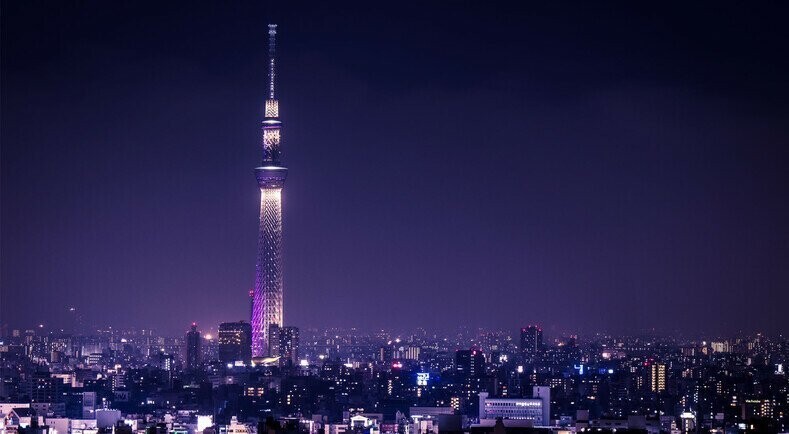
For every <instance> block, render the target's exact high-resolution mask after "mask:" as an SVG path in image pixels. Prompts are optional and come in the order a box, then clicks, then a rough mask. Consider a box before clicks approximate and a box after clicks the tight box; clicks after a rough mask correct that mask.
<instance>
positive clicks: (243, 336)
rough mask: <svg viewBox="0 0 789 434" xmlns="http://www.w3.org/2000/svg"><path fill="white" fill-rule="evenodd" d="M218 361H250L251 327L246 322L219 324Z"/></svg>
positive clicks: (247, 362)
mask: <svg viewBox="0 0 789 434" xmlns="http://www.w3.org/2000/svg"><path fill="white" fill-rule="evenodd" d="M217 341H218V342H219V360H220V361H222V362H223V363H235V362H237V361H241V362H244V363H245V364H249V363H250V362H251V361H252V326H251V325H250V324H249V323H248V322H244V321H239V322H223V323H222V324H219V335H218V336H217Z"/></svg>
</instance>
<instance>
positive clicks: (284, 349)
mask: <svg viewBox="0 0 789 434" xmlns="http://www.w3.org/2000/svg"><path fill="white" fill-rule="evenodd" d="M279 354H280V355H281V356H282V358H281V359H280V360H281V361H282V363H283V364H286V365H287V364H292V365H294V366H295V365H298V364H299V328H298V327H283V328H282V329H281V330H280V332H279Z"/></svg>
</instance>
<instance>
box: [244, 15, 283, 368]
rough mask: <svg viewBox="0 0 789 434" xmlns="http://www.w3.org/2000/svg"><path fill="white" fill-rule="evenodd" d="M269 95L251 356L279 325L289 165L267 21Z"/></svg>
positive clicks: (258, 172)
mask: <svg viewBox="0 0 789 434" xmlns="http://www.w3.org/2000/svg"><path fill="white" fill-rule="evenodd" d="M268 35H269V70H268V78H269V80H268V84H269V95H268V100H266V105H265V116H264V119H263V126H262V130H263V131H262V150H263V162H262V164H261V165H260V167H256V168H255V177H256V178H257V180H258V186H259V187H260V228H259V233H258V258H257V265H256V267H255V268H256V269H255V290H254V293H253V295H252V320H251V323H252V356H253V357H266V356H268V355H269V352H270V351H269V348H268V342H269V339H268V334H269V327H270V326H271V324H276V325H277V326H279V327H280V328H281V327H282V188H283V187H284V186H285V178H286V177H287V175H288V169H287V168H286V167H285V166H284V165H283V164H282V163H281V162H280V137H281V134H280V130H281V127H282V122H280V120H279V102H278V101H277V99H276V97H275V95H274V78H275V77H276V75H275V68H274V66H275V61H274V48H275V37H276V35H277V25H276V24H269V26H268Z"/></svg>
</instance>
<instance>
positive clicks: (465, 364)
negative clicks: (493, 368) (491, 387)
mask: <svg viewBox="0 0 789 434" xmlns="http://www.w3.org/2000/svg"><path fill="white" fill-rule="evenodd" d="M455 370H456V371H457V372H458V373H460V374H464V375H465V376H467V377H480V376H482V375H484V374H485V354H483V353H482V351H479V350H475V349H471V350H458V351H456V352H455Z"/></svg>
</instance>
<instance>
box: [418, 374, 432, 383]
mask: <svg viewBox="0 0 789 434" xmlns="http://www.w3.org/2000/svg"><path fill="white" fill-rule="evenodd" d="M428 380H430V374H429V373H427V372H417V373H416V385H417V386H427V381H428Z"/></svg>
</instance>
